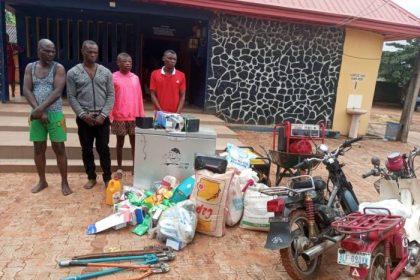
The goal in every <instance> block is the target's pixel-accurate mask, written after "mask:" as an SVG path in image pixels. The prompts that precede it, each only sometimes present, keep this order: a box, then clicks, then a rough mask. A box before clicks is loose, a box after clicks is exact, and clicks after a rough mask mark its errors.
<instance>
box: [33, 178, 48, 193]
mask: <svg viewBox="0 0 420 280" xmlns="http://www.w3.org/2000/svg"><path fill="white" fill-rule="evenodd" d="M46 187H48V183H47V182H41V181H40V182H38V184H36V186H35V187H33V188H32V189H31V192H32V193H37V192H40V191H42V190H43V189H45V188H46Z"/></svg>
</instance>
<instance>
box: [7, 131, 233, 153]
mask: <svg viewBox="0 0 420 280" xmlns="http://www.w3.org/2000/svg"><path fill="white" fill-rule="evenodd" d="M28 137H29V135H28V132H26V131H14V132H10V131H0V159H31V158H33V144H32V143H31V142H30V141H29V138H28ZM109 142H110V143H109V147H110V150H111V158H116V152H115V146H116V138H115V137H113V136H111V137H110V141H109ZM227 143H232V144H235V145H241V142H240V141H239V140H237V139H235V138H221V137H217V139H216V151H219V152H220V151H223V150H224V149H225V148H226V144H227ZM65 145H66V151H67V157H68V158H69V159H80V158H81V148H80V142H79V137H78V135H77V134H76V133H68V134H67V142H66V144H65ZM48 146H49V147H50V146H51V143H49V142H48ZM94 152H95V153H96V151H94ZM46 157H47V159H54V158H55V155H54V152H53V151H52V149H51V148H48V149H47V152H46ZM123 158H127V159H131V153H130V144H129V141H128V139H126V142H125V146H124V150H123Z"/></svg>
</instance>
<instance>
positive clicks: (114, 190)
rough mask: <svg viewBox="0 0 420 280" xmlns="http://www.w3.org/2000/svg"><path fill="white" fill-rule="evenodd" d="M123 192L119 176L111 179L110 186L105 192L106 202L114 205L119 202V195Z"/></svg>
mask: <svg viewBox="0 0 420 280" xmlns="http://www.w3.org/2000/svg"><path fill="white" fill-rule="evenodd" d="M120 193H121V181H120V179H118V178H115V179H112V180H110V181H109V183H108V186H107V187H106V194H105V203H106V204H108V205H114V203H116V202H118V199H117V197H119V195H120Z"/></svg>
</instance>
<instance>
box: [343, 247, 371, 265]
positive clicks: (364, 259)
mask: <svg viewBox="0 0 420 280" xmlns="http://www.w3.org/2000/svg"><path fill="white" fill-rule="evenodd" d="M370 258H371V254H369V253H365V252H357V253H350V252H347V251H346V250H344V249H341V248H340V249H338V254H337V263H338V264H342V265H348V266H353V267H363V268H369V267H370Z"/></svg>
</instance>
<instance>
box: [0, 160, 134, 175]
mask: <svg viewBox="0 0 420 280" xmlns="http://www.w3.org/2000/svg"><path fill="white" fill-rule="evenodd" d="M95 164H96V171H97V172H101V171H102V169H101V166H100V164H99V160H95ZM67 165H68V166H67V172H82V173H84V172H85V169H84V167H83V161H82V160H79V159H69V160H68V161H67ZM111 166H112V171H113V172H114V171H116V170H117V161H116V160H112V161H111ZM132 166H133V161H131V160H123V162H122V169H123V170H124V171H131V170H132ZM15 172H37V170H36V167H35V163H34V161H33V159H32V160H31V159H0V173H15ZM45 172H48V173H58V172H59V169H58V167H57V162H56V160H55V159H47V161H46V168H45Z"/></svg>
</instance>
